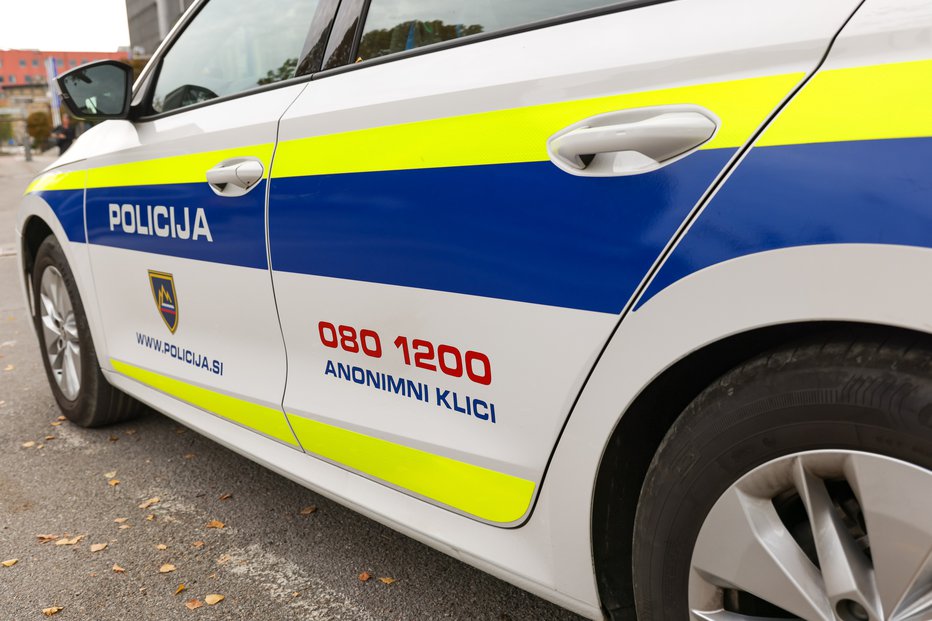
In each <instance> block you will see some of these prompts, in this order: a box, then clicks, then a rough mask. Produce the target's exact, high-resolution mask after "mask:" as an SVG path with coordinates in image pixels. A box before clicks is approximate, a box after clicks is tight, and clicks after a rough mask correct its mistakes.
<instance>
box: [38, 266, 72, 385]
mask: <svg viewBox="0 0 932 621" xmlns="http://www.w3.org/2000/svg"><path fill="white" fill-rule="evenodd" d="M39 316H40V318H41V320H42V333H43V337H44V338H43V343H44V345H45V355H46V356H47V357H48V360H49V367H50V368H51V369H52V377H53V378H55V383H56V384H57V385H58V388H59V390H61V392H62V394H63V395H64V396H65V398H66V399H68V400H69V401H74V399H75V398H77V396H78V393H79V392H80V390H81V343H80V341H79V339H78V325H77V321H76V320H75V316H74V307H73V306H72V304H71V296H69V295H68V289H67V288H65V280H64V278H62V275H61V272H59V271H58V269H57V268H56V267H54V266H49V267H46V268H45V270H44V271H43V272H42V278H41V279H40V281H39Z"/></svg>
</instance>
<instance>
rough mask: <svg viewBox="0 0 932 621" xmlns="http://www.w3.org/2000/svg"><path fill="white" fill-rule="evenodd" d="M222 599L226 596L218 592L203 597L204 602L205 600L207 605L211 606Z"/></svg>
mask: <svg viewBox="0 0 932 621" xmlns="http://www.w3.org/2000/svg"><path fill="white" fill-rule="evenodd" d="M224 599H226V598H225V597H224V596H223V595H220V594H219V593H211V594H210V595H207V596H206V597H204V602H206V604H207V605H208V606H213V605H214V604H219V603H220V602H222V601H223V600H224Z"/></svg>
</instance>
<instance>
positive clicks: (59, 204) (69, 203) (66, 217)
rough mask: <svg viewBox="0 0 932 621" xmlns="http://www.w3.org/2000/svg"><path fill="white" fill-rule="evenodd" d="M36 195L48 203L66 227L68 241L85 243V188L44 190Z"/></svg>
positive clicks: (64, 227)
mask: <svg viewBox="0 0 932 621" xmlns="http://www.w3.org/2000/svg"><path fill="white" fill-rule="evenodd" d="M35 194H36V196H38V197H39V198H41V199H42V200H44V201H45V202H46V203H48V205H49V207H51V208H52V211H53V212H54V213H55V217H56V218H58V222H59V223H60V224H61V226H62V228H63V229H65V235H67V236H68V241H71V242H76V243H79V244H83V243H84V242H85V241H87V237H86V236H85V235H84V190H42V191H40V192H36V193H35Z"/></svg>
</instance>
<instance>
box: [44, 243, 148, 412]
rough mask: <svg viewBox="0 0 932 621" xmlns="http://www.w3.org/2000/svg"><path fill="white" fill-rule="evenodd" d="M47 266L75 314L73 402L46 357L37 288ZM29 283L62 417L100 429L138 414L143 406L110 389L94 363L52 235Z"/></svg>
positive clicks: (75, 292)
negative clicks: (76, 383) (75, 384)
mask: <svg viewBox="0 0 932 621" xmlns="http://www.w3.org/2000/svg"><path fill="white" fill-rule="evenodd" d="M49 267H54V268H56V269H57V270H58V271H59V273H61V276H62V280H63V281H64V284H65V289H66V290H67V292H68V296H69V298H70V300H71V305H72V308H73V311H74V318H75V324H76V328H77V333H78V342H79V345H80V360H81V373H80V379H81V381H80V388H79V389H78V391H77V395H76V396H75V397H74V398H73V399H69V398H67V397H66V396H65V394H64V393H63V392H62V389H61V388H60V387H59V385H58V383H57V381H56V380H55V378H54V376H53V372H52V366H51V364H50V362H49V358H48V356H46V355H45V352H46V351H48V347H49V344H48V343H46V339H45V331H44V330H43V328H42V318H41V311H40V304H41V302H40V285H41V278H42V274H43V272H44V271H45V270H46V269H47V268H49ZM31 280H32V292H33V300H34V301H35V309H34V311H35V319H34V325H35V329H36V333H37V335H38V337H39V346H40V348H41V355H42V363H43V365H44V367H45V374H46V376H47V377H48V380H49V386H50V387H51V389H52V395H54V397H55V401H56V402H57V403H58V407H59V409H61V412H62V414H64V415H65V416H66V417H67V418H68V420H70V421H71V422H73V423H75V424H77V425H80V426H82V427H101V426H103V425H110V424H113V423H117V422H120V421H123V420H128V419H130V418H132V417H134V416H135V415H137V414H138V413H139V412H140V411H141V410H142V409H143V407H144V406H142V404H140V403H139V402H138V401H136V400H135V399H133V398H132V397H130V396H129V395H126V394H124V393H122V392H120V391H119V390H117V389H116V388H114V387H113V386H111V385H110V384H109V383H108V382H107V380H106V378H104V375H103V373H102V372H101V370H100V366H99V365H98V364H97V351H96V350H95V348H94V342H93V341H92V340H91V332H90V329H89V328H88V325H87V315H86V314H85V312H84V304H83V303H82V301H81V295H80V293H79V292H78V287H77V285H76V284H75V281H74V274H73V273H72V271H71V267H70V266H69V265H68V261H67V260H66V259H65V253H64V252H63V251H62V248H61V246H60V245H59V243H58V240H56V239H55V237H54V236H52V235H50V236H48V237H46V238H45V240H44V241H43V242H42V244H41V245H40V246H39V250H38V251H37V252H36V260H35V264H34V265H33V269H32V274H31Z"/></svg>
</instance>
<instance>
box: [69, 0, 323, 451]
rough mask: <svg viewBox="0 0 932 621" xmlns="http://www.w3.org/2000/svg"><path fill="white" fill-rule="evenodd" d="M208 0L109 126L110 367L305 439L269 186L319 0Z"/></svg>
mask: <svg viewBox="0 0 932 621" xmlns="http://www.w3.org/2000/svg"><path fill="white" fill-rule="evenodd" d="M245 4H246V3H244V2H242V1H241V0H209V1H207V2H202V3H200V4H199V5H198V6H197V7H196V8H195V9H194V10H193V12H192V14H191V15H189V16H188V17H187V23H186V24H185V26H184V27H183V29H182V30H181V31H180V33H179V34H177V35H175V36H174V38H173V40H172V41H171V42H170V45H169V47H168V48H167V51H165V52H163V53H162V54H161V56H160V57H159V59H158V60H157V62H158V64H157V66H156V67H155V68H154V70H153V71H151V72H150V74H149V79H148V82H147V86H146V87H145V91H144V92H143V93H141V94H140V93H137V96H138V98H139V99H141V100H142V101H141V103H139V104H138V106H139V108H140V109H141V115H142V118H141V119H140V120H137V121H135V122H132V123H131V122H120V123H108V124H105V125H103V126H101V127H99V128H97V129H96V131H98V132H100V133H99V135H98V137H97V144H105V145H106V147H107V148H106V152H105V153H101V154H99V155H96V156H93V157H91V158H90V159H89V161H88V164H87V165H88V174H87V195H86V218H87V234H88V240H89V242H90V244H91V245H90V256H91V263H92V269H93V275H94V280H95V284H96V291H97V300H98V303H99V306H100V308H101V314H102V319H103V325H104V326H105V333H106V340H107V346H108V350H109V352H110V364H111V366H112V368H113V370H115V371H117V372H118V373H122V374H124V375H127V376H129V377H130V378H133V379H135V380H137V381H139V382H141V383H142V384H145V385H147V386H149V387H151V388H155V389H157V390H160V391H162V392H164V393H167V394H169V395H171V396H173V397H176V398H177V399H179V400H182V401H184V402H187V403H189V404H191V405H194V406H197V407H200V408H202V409H204V410H207V411H209V412H212V413H215V414H217V415H220V416H222V417H224V418H226V419H228V420H231V421H234V422H236V423H238V424H241V425H243V426H246V427H249V428H250V429H252V430H254V431H256V432H258V433H261V434H264V435H266V436H269V437H271V438H274V439H276V440H279V441H281V442H283V443H285V444H288V445H290V446H294V447H297V442H296V440H295V438H294V435H293V434H292V432H291V430H290V428H289V426H288V423H287V421H286V420H285V418H284V415H283V413H282V411H281V398H282V394H283V391H284V385H285V350H284V345H283V343H282V337H281V332H280V329H279V324H278V317H277V313H276V309H275V301H274V297H273V293H272V286H271V282H270V278H269V271H268V254H267V246H266V231H265V207H266V190H267V177H268V171H269V167H270V165H271V162H272V154H273V151H274V144H275V138H276V129H277V124H278V120H279V118H280V117H281V115H282V113H283V112H284V111H285V109H286V108H287V107H288V105H289V104H291V102H292V101H294V99H295V97H296V96H297V94H298V93H299V92H300V91H301V89H302V88H303V85H301V84H292V85H287V84H286V85H280V84H278V83H279V82H280V81H281V80H284V79H287V78H289V77H291V75H292V74H293V73H294V69H295V67H296V65H297V64H298V60H299V58H300V57H301V54H302V49H303V46H304V44H305V39H306V36H307V33H308V30H309V28H310V24H311V22H312V19H313V17H314V15H315V10H316V8H317V3H316V2H314V1H305V0H267V1H265V2H263V3H260V4H256V5H250V8H249V10H248V11H245V10H243V9H244V6H245Z"/></svg>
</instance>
